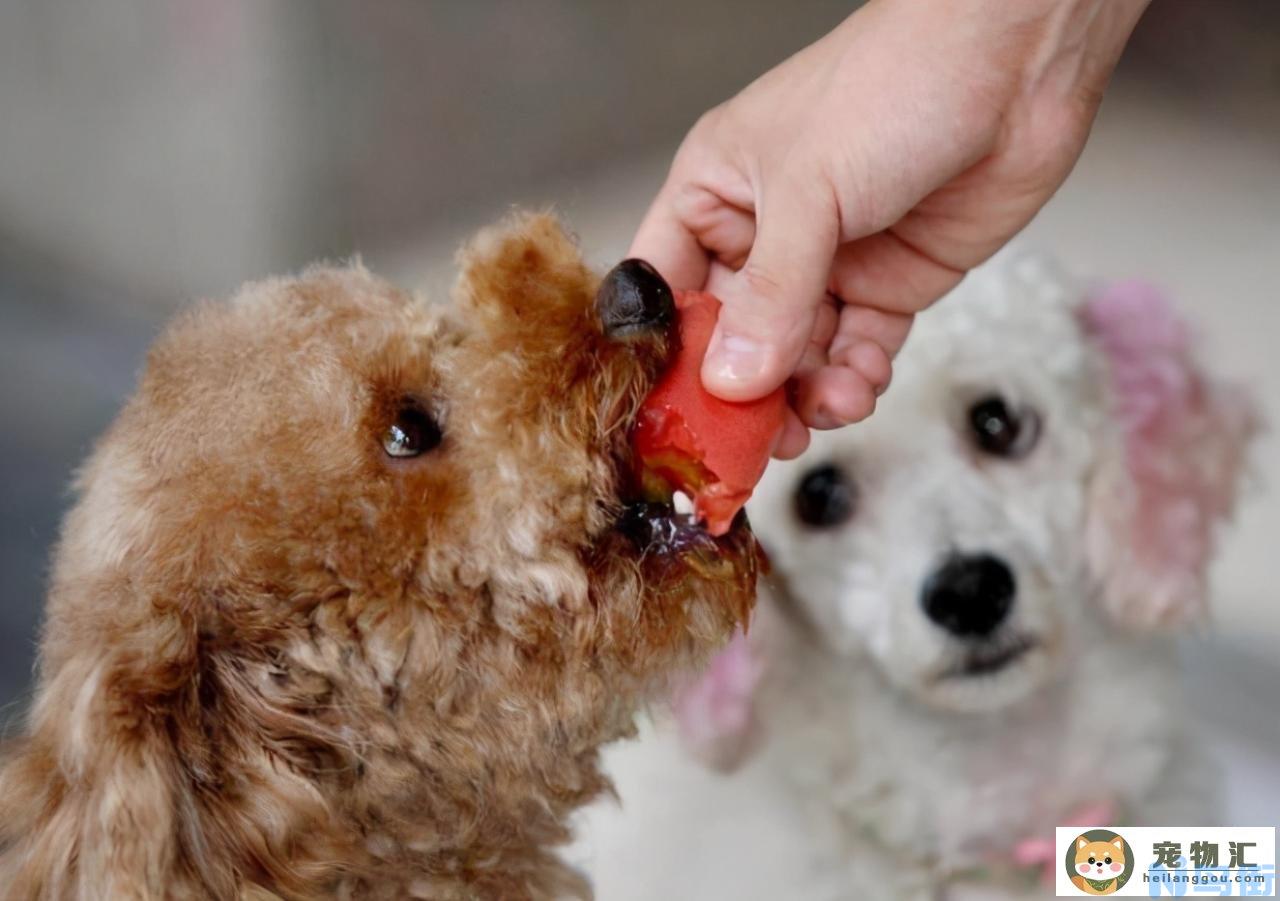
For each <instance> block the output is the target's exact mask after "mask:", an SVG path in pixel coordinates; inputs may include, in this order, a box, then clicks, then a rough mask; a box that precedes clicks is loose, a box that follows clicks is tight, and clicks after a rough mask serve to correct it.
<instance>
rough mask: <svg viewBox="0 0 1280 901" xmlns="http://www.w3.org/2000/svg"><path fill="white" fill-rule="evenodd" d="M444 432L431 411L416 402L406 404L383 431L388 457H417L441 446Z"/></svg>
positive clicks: (383, 445) (384, 447)
mask: <svg viewBox="0 0 1280 901" xmlns="http://www.w3.org/2000/svg"><path fill="white" fill-rule="evenodd" d="M443 438H444V434H443V433H442V432H441V431H440V425H439V423H437V422H436V421H435V419H433V418H432V417H431V415H430V414H429V413H427V412H426V411H425V410H423V409H422V407H420V406H418V405H417V404H414V403H406V404H404V405H403V406H402V407H401V408H400V409H399V411H397V413H396V418H395V420H394V421H393V422H392V423H391V424H390V425H388V426H387V430H386V431H385V432H383V433H382V449H383V450H384V451H386V452H387V456H388V457H416V456H418V455H419V454H425V453H426V452H427V451H429V450H432V449H434V448H436V447H438V446H439V444H440V442H441V440H442V439H443Z"/></svg>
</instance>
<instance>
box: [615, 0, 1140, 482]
mask: <svg viewBox="0 0 1280 901" xmlns="http://www.w3.org/2000/svg"><path fill="white" fill-rule="evenodd" d="M1148 2H1149V0H962V2H961V0H953V2H943V0H935V2H921V0H871V2H869V3H867V4H866V5H865V6H863V7H862V8H860V9H859V10H858V11H857V12H856V13H854V14H853V15H852V16H850V17H849V18H848V19H846V20H845V21H844V22H843V23H841V25H840V26H838V27H837V28H836V29H835V30H834V31H832V32H831V33H829V34H827V35H826V36H825V37H823V38H822V39H821V40H819V41H817V42H816V43H814V44H811V45H810V46H808V47H806V48H805V49H804V50H802V51H800V52H799V53H797V54H796V55H795V56H793V57H791V58H790V59H788V60H786V61H785V62H784V63H782V64H781V65H779V66H778V67H776V68H775V69H772V70H771V71H769V72H767V73H765V74H764V75H763V76H761V77H760V78H759V79H758V80H756V81H755V82H753V83H752V84H750V85H749V86H748V87H747V88H746V89H745V90H743V91H742V92H741V93H740V94H738V95H736V96H735V97H733V98H732V99H730V100H728V101H727V102H725V103H723V104H721V105H720V106H718V107H716V108H714V109H712V110H711V111H710V112H708V113H706V114H705V115H703V116H702V118H701V119H699V120H698V122H697V124H695V125H694V127H693V129H692V130H691V131H690V132H689V134H688V136H687V137H686V138H685V140H684V142H683V143H682V144H681V146H680V149H679V150H678V151H677V153H676V156H675V159H674V161H673V163H672V165H671V169H670V172H669V174H668V176H667V180H666V182H665V184H664V185H663V187H662V188H661V190H660V191H659V193H658V195H657V197H656V199H655V200H654V202H653V205H652V206H651V207H650V209H649V211H648V213H647V215H646V217H645V219H644V221H643V223H642V224H641V226H640V229H639V231H638V233H637V235H636V237H635V240H634V242H633V244H632V247H631V255H632V256H638V257H642V258H644V259H647V260H648V261H649V262H651V263H653V264H654V266H656V267H657V269H658V270H659V271H660V272H662V273H663V275H664V276H665V277H666V278H667V279H668V280H669V281H670V282H671V283H672V284H673V285H674V286H676V287H679V288H706V289H707V290H710V291H712V292H713V293H715V294H716V295H717V296H719V297H720V298H721V300H722V301H723V303H724V306H723V307H722V310H721V314H720V321H719V324H718V325H717V328H716V333H715V335H714V337H713V339H712V341H711V345H710V347H709V349H708V352H707V356H706V359H705V361H704V363H703V369H702V378H703V383H704V384H705V386H706V387H707V389H708V390H710V391H711V392H712V393H713V394H716V395H718V396H720V397H723V398H725V399H727V400H750V399H753V398H757V397H762V396H763V395H765V394H767V393H768V392H770V391H772V390H773V389H775V388H776V387H778V386H779V385H780V384H783V383H784V382H789V386H790V391H791V406H792V415H791V416H790V417H789V420H788V423H787V427H786V429H785V430H784V431H783V433H782V435H781V437H780V439H779V441H778V444H777V446H776V448H775V451H774V453H775V455H776V456H779V457H793V456H796V455H798V454H799V453H801V452H802V451H803V450H804V449H805V447H806V446H807V445H808V441H809V433H808V428H835V427H837V426H841V425H845V424H848V423H851V422H856V421H858V420H860V419H863V418H865V417H866V416H868V415H870V414H871V412H872V411H873V410H874V409H875V405H876V398H877V397H878V396H879V395H880V394H881V393H882V392H883V391H884V390H885V389H886V388H887V387H888V384H889V379H890V375H891V361H892V359H893V356H894V355H895V354H896V353H897V351H898V350H899V348H901V346H902V344H903V342H904V341H905V340H906V337H907V332H908V330H909V329H910V327H911V322H912V318H913V316H914V315H915V314H916V313H917V312H919V311H920V310H923V309H924V308H925V307H927V306H929V305H930V304H931V303H933V302H934V301H935V300H937V299H938V298H939V297H940V296H942V295H943V294H944V293H946V292H947V291H948V290H950V289H951V288H952V287H954V286H955V285H956V284H957V283H958V282H959V281H960V279H961V278H963V277H964V274H965V272H966V271H968V270H969V269H971V268H973V267H974V266H976V265H977V264H979V263H981V262H982V261H983V260H985V259H987V258H988V257H989V256H991V255H992V254H993V253H995V252H996V251H997V250H998V249H999V248H1000V247H1001V246H1002V245H1004V244H1005V243H1006V242H1007V241H1008V240H1009V239H1010V238H1011V237H1013V235H1014V234H1016V233H1017V232H1018V231H1019V230H1021V229H1022V228H1023V227H1024V226H1025V225H1026V224H1027V223H1028V222H1029V221H1030V220H1031V218H1032V217H1033V216H1034V215H1035V214H1036V213H1037V212H1038V211H1039V209H1040V208H1041V207H1042V206H1043V205H1044V204H1045V203H1046V202H1047V201H1048V200H1049V198H1050V197H1051V196H1052V195H1053V193H1054V191H1056V190H1057V188H1058V187H1059V186H1060V185H1061V184H1062V182H1063V180H1064V179H1065V178H1066V177H1067V174H1068V173H1069V172H1070V171H1071V168H1072V166H1073V165H1074V164H1075V161H1076V159H1077V158H1078V157H1079V155H1080V153H1081V151H1082V150H1083V149H1084V144H1085V140H1086V139H1087V137H1088V134H1089V129H1090V127H1091V126H1092V124H1093V119H1094V116H1095V114H1096V112H1097V109H1098V105H1099V103H1100V102H1101V100H1102V92H1103V90H1104V88H1105V87H1106V84H1107V81H1108V80H1109V79H1110V76H1111V72H1112V70H1113V69H1114V68H1115V65H1116V62H1117V61H1118V59H1119V57H1120V53H1121V51H1122V50H1123V48H1124V44H1125V42H1126V41H1127V40H1128V37H1129V35H1130V33H1131V32H1132V30H1133V27H1134V25H1136V24H1137V21H1138V19H1139V17H1140V16H1141V15H1142V12H1143V10H1144V9H1145V8H1146V6H1147V3H1148Z"/></svg>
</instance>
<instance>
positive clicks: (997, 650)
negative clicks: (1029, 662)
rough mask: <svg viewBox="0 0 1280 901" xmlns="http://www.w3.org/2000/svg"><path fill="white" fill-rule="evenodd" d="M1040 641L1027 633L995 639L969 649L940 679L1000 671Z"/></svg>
mask: <svg viewBox="0 0 1280 901" xmlns="http://www.w3.org/2000/svg"><path fill="white" fill-rule="evenodd" d="M1037 645H1038V642H1037V641H1036V640H1035V639H1034V638H1031V637H1029V636H1026V635H1015V636H1012V637H1010V638H1007V639H1005V640H1002V641H993V642H988V643H986V644H982V645H979V646H977V647H974V648H971V649H969V650H967V651H966V652H965V653H964V655H963V656H961V658H960V659H959V660H958V661H957V662H956V663H955V664H954V665H952V666H951V667H949V668H947V669H946V670H944V671H943V672H942V674H941V675H940V676H939V678H940V679H968V678H972V677H975V676H988V675H992V674H994V673H999V672H1001V671H1003V670H1005V669H1008V668H1009V667H1010V666H1013V665H1014V664H1015V663H1017V662H1018V661H1019V660H1021V659H1022V658H1024V657H1025V656H1026V655H1027V654H1029V653H1030V652H1031V651H1033V650H1035V648H1036V647H1037Z"/></svg>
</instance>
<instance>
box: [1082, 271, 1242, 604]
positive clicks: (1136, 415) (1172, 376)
mask: <svg viewBox="0 0 1280 901" xmlns="http://www.w3.org/2000/svg"><path fill="white" fill-rule="evenodd" d="M1081 319H1082V325H1083V327H1084V329H1085V332H1086V334H1087V335H1089V337H1090V338H1091V340H1093V342H1094V343H1095V345H1096V346H1097V347H1098V348H1099V349H1100V351H1101V354H1102V357H1103V358H1104V360H1105V364H1106V370H1107V379H1108V383H1109V395H1110V399H1111V410H1110V412H1111V415H1112V419H1113V420H1114V422H1115V423H1116V424H1117V425H1118V432H1117V433H1116V434H1115V435H1114V438H1113V441H1112V443H1111V446H1109V447H1104V448H1103V449H1102V450H1101V451H1100V455H1099V461H1098V464H1097V470H1096V472H1095V473H1094V475H1093V479H1092V484H1091V487H1090V499H1089V522H1088V525H1087V552H1088V557H1089V564H1090V567H1091V568H1092V570H1093V572H1094V574H1095V576H1096V577H1097V578H1099V579H1100V581H1101V585H1102V603H1103V604H1104V605H1105V606H1106V607H1107V608H1108V609H1109V610H1110V612H1111V613H1112V614H1114V615H1115V616H1117V617H1118V618H1119V619H1121V620H1122V621H1124V622H1127V623H1130V624H1133V625H1141V626H1162V625H1174V624H1179V623H1183V622H1186V621H1188V620H1193V619H1195V618H1196V617H1197V616H1199V615H1200V614H1201V613H1202V612H1203V610H1204V607H1205V603H1206V584H1205V583H1206V574H1207V569H1208V564H1209V560H1210V557H1211V555H1212V551H1213V539H1214V531H1215V527H1216V525H1217V524H1218V522H1219V521H1220V520H1222V519H1224V518H1226V517H1227V516H1228V515H1229V514H1230V513H1231V510H1232V507H1233V506H1234V501H1235V497H1236V492H1237V483H1238V481H1239V475H1240V470H1241V468H1242V464H1243V461H1244V457H1245V450H1246V447H1247V445H1248V443H1249V439H1250V437H1251V436H1252V435H1253V434H1254V432H1255V431H1256V429H1257V417H1256V414H1255V412H1254V408H1253V406H1252V404H1251V403H1250V400H1249V398H1248V396H1247V394H1246V393H1245V392H1244V391H1243V390H1242V389H1240V388H1238V387H1236V386H1232V385H1226V384H1220V383H1217V382H1214V381H1212V380H1210V379H1209V378H1208V377H1207V376H1206V375H1205V373H1204V372H1203V371H1201V369H1200V368H1199V367H1198V366H1197V364H1196V362H1195V360H1194V358H1193V356H1192V353H1191V347H1190V338H1189V334H1188V329H1187V326H1186V323H1185V322H1183V321H1182V320H1181V319H1180V318H1179V317H1178V315H1177V314H1176V312H1175V311H1174V309H1173V307H1172V306H1171V304H1170V303H1169V301H1168V300H1167V299H1166V298H1165V297H1164V296H1163V295H1162V294H1161V293H1160V291H1159V290H1157V289H1155V288H1154V287H1152V286H1150V285H1147V284H1144V283H1141V282H1124V283H1119V284H1115V285H1112V286H1110V287H1107V288H1105V289H1103V290H1101V291H1099V292H1098V293H1096V294H1095V295H1094V296H1092V297H1091V298H1090V299H1088V300H1087V301H1086V303H1085V304H1084V305H1083V307H1082V308H1081Z"/></svg>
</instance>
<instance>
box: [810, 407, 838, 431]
mask: <svg viewBox="0 0 1280 901" xmlns="http://www.w3.org/2000/svg"><path fill="white" fill-rule="evenodd" d="M842 425H844V423H843V422H841V421H840V420H839V419H837V418H836V417H835V415H834V414H832V412H831V411H830V410H829V409H827V407H826V405H825V404H820V405H819V406H818V409H816V410H814V411H813V418H812V419H811V420H810V421H809V427H810V428H814V429H818V430H820V431H822V430H828V429H838V428H840V426H842Z"/></svg>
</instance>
